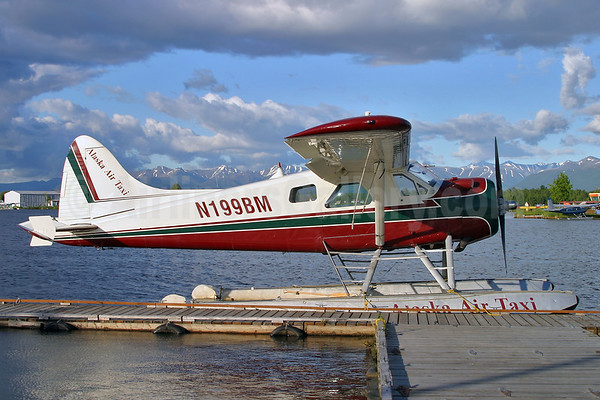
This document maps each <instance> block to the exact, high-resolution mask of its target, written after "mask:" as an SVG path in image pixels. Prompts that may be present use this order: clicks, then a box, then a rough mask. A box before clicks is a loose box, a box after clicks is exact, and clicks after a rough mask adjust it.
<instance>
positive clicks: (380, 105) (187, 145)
mask: <svg viewBox="0 0 600 400" xmlns="http://www.w3.org/2000/svg"><path fill="white" fill-rule="evenodd" d="M599 17H600V7H598V6H597V2H596V1H577V2H569V1H552V2H548V1H542V0H539V1H537V0H531V1H517V0H514V1H502V2H486V1H466V0H465V1H460V0H457V1H452V2H448V1H446V0H406V1H391V2H390V1H388V2H373V1H358V0H357V1H352V0H344V1H312V0H294V1H291V0H290V1H286V0H263V1H246V0H245V1H242V0H232V1H227V2H223V1H220V0H205V1H202V2H187V1H156V0H145V1H136V0H131V1H127V2H122V1H109V0H107V1H97V2H72V1H60V0H57V1H52V2H48V1H33V0H32V1H30V0H18V1H10V0H7V1H2V0H0V182H3V183H8V182H20V181H27V180H32V179H49V178H53V177H58V176H60V174H61V169H62V164H63V160H64V157H65V155H66V152H67V150H68V146H69V144H70V143H71V142H72V140H73V139H74V138H75V137H76V136H78V135H82V134H86V135H91V136H94V137H96V138H97V139H98V140H100V141H101V142H103V143H104V144H105V145H106V146H107V147H108V148H109V149H111V150H112V151H113V152H114V153H115V155H116V156H117V158H119V160H120V161H121V162H122V164H123V165H124V166H125V167H126V168H127V169H130V170H133V169H140V168H145V167H153V166H157V165H166V166H168V167H183V168H187V169H194V168H208V167H215V166H218V165H221V164H228V165H231V166H234V167H238V168H242V169H255V170H256V169H262V168H269V167H270V166H272V165H274V164H276V163H277V162H282V163H283V164H301V163H302V162H303V161H302V159H301V158H300V157H299V156H297V155H295V154H294V153H293V152H292V151H291V150H290V149H289V148H287V146H286V145H285V144H284V142H283V138H284V137H286V136H289V135H291V134H293V133H296V132H299V131H301V130H303V129H306V128H309V127H312V126H315V125H318V124H321V123H325V122H329V121H333V120H336V119H341V118H347V117H352V116H358V115H363V114H364V112H365V111H370V112H371V113H372V114H388V115H395V116H399V117H403V118H406V119H408V120H409V121H410V122H411V123H412V125H413V133H412V146H411V158H413V159H416V160H419V161H422V162H426V163H429V164H436V165H440V166H441V165H444V166H461V165H466V164H469V163H475V162H480V161H492V159H493V154H492V152H493V138H494V137H495V136H496V137H498V140H499V146H500V152H501V159H502V160H512V161H515V162H519V163H536V162H561V161H565V160H579V159H582V158H584V157H585V156H588V155H592V156H597V157H598V156H600V82H599V79H600V78H599V77H597V73H596V68H597V67H596V66H597V65H598V64H599V63H600V37H599V36H600V25H599V24H598V23H597V21H598V20H600V18H599Z"/></svg>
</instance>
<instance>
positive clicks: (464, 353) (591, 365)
mask: <svg viewBox="0 0 600 400" xmlns="http://www.w3.org/2000/svg"><path fill="white" fill-rule="evenodd" d="M396 317H397V318H398V321H394V323H391V324H387V338H386V340H387V356H388V360H389V361H388V363H389V366H390V367H389V368H390V372H391V376H392V378H391V379H392V383H391V388H390V389H389V392H390V394H391V395H390V396H388V397H384V396H382V398H393V399H405V398H410V399H413V398H416V399H436V398H440V399H506V398H509V397H510V398H518V399H549V398H552V399H598V398H600V337H599V336H598V327H599V326H600V314H598V312H595V313H594V312H592V313H589V314H588V313H577V314H566V313H565V314H515V313H507V314H500V315H490V314H486V313H482V314H398V315H395V316H394V319H395V318H396ZM584 328H587V329H584Z"/></svg>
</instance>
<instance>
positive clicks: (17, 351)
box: [0, 330, 368, 399]
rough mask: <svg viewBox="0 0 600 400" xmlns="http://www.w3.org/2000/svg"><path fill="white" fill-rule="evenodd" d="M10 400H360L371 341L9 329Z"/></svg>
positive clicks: (4, 351) (5, 345) (2, 333)
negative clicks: (104, 399)
mask: <svg viewBox="0 0 600 400" xmlns="http://www.w3.org/2000/svg"><path fill="white" fill-rule="evenodd" d="M0 342H1V343H2V345H1V346H0V355H1V356H2V359H3V363H2V367H0V379H1V380H2V382H5V383H7V384H8V387H9V390H10V393H9V394H10V396H9V397H8V398H36V399H41V398H61V399H69V398H73V399H75V398H77V399H79V398H164V399H168V398H173V399H183V398H186V399H187V398H203V399H205V398H256V399H259V398H260V399H264V398H277V399H286V398H289V399H298V398H315V399H317V398H355V399H360V398H364V396H365V387H366V375H365V373H366V368H367V364H368V360H367V358H366V357H367V355H366V354H367V352H366V346H365V344H364V342H365V339H364V338H333V337H328V338H319V337H309V338H307V339H305V340H300V341H289V342H281V341H274V340H271V339H270V338H269V337H264V336H246V335H243V336H242V335H211V334H190V335H184V336H177V337H174V336H163V335H152V334H150V333H139V332H138V333H136V332H91V331H75V332H71V333H68V334H45V335H42V334H40V333H38V332H37V331H18V330H0Z"/></svg>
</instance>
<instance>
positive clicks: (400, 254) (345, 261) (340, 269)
mask: <svg viewBox="0 0 600 400" xmlns="http://www.w3.org/2000/svg"><path fill="white" fill-rule="evenodd" d="M323 246H324V248H325V251H326V252H327V255H328V256H329V260H330V261H331V265H332V266H333V268H334V270H335V272H336V275H337V277H338V279H339V280H340V282H341V284H342V286H343V288H344V291H345V292H346V294H347V295H348V296H349V295H350V292H351V291H352V292H356V288H357V287H360V291H361V293H362V294H366V293H367V292H368V290H369V288H370V286H371V281H372V279H373V275H374V273H375V269H376V268H377V265H378V263H379V261H384V260H385V261H392V260H396V261H402V260H410V259H418V260H420V261H421V262H422V263H423V265H424V266H425V267H426V268H427V270H428V271H429V273H430V274H431V275H432V276H433V278H434V279H435V280H436V282H437V283H438V285H439V286H440V287H441V288H442V289H443V290H445V291H448V290H452V289H454V288H455V281H454V262H453V249H452V237H451V236H448V237H447V239H446V241H445V245H444V247H443V248H438V249H422V248H421V247H419V246H414V247H413V248H411V249H405V250H396V251H394V252H387V253H385V254H382V249H381V248H378V249H377V250H375V251H372V252H342V251H335V250H332V249H330V248H329V247H328V246H327V244H326V243H325V242H323ZM434 254H438V255H439V256H440V258H439V259H432V257H431V255H434Z"/></svg>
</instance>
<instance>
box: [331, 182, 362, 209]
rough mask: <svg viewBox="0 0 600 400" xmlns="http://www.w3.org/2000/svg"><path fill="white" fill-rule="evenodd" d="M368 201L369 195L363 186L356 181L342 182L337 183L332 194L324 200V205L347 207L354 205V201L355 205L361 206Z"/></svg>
mask: <svg viewBox="0 0 600 400" xmlns="http://www.w3.org/2000/svg"><path fill="white" fill-rule="evenodd" d="M357 194H358V199H357ZM370 202H371V196H370V195H369V192H367V190H366V189H365V188H364V187H362V186H361V185H359V184H358V183H344V184H341V185H338V187H337V188H336V189H335V191H334V192H333V194H332V195H331V196H329V199H328V200H327V202H325V207H327V208H334V207H348V206H354V205H355V203H356V205H357V206H363V205H365V204H369V203H370Z"/></svg>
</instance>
